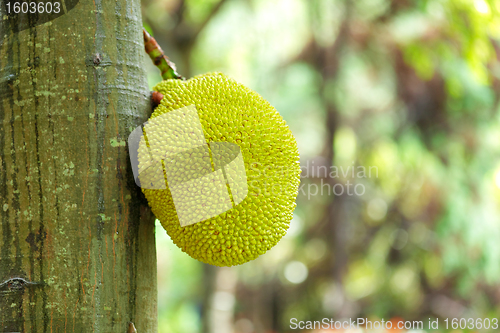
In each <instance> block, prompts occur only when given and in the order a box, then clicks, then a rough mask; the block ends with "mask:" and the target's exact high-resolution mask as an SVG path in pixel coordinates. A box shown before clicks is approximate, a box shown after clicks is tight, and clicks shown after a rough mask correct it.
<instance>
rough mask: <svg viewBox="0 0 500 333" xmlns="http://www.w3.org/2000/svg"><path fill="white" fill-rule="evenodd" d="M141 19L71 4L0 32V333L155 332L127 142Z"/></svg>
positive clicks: (145, 240) (139, 96)
mask: <svg viewBox="0 0 500 333" xmlns="http://www.w3.org/2000/svg"><path fill="white" fill-rule="evenodd" d="M2 6H3V4H2ZM2 9H3V8H2ZM140 13H141V9H140V1H139V0H129V1H125V0H116V1H104V0H94V1H80V3H79V4H77V5H76V6H75V8H74V9H72V10H71V11H70V12H68V13H67V14H65V15H62V16H60V17H59V18H57V19H55V20H52V21H50V22H48V23H44V24H42V25H38V26H36V25H35V24H33V25H32V26H31V27H30V28H29V29H26V30H23V31H19V32H14V31H15V27H14V26H13V25H10V24H7V25H4V28H3V30H2V31H0V39H1V40H2V43H1V45H0V96H1V100H0V332H53V333H55V332H106V333H108V332H123V333H125V332H127V331H128V327H129V322H133V323H134V324H135V327H136V328H137V330H138V332H140V333H145V332H148V333H149V332H156V325H157V324H156V322H157V318H156V316H157V311H156V297H157V291H156V252H155V238H154V223H153V222H154V217H153V215H152V214H151V212H150V210H149V208H148V207H147V203H146V202H145V201H144V198H143V197H142V194H141V193H140V190H139V189H138V188H137V186H136V185H135V183H134V180H133V178H132V172H131V169H130V162H129V160H128V153H127V149H128V148H127V145H126V142H127V137H128V135H129V133H130V132H131V130H132V129H133V128H135V127H136V126H138V125H139V124H141V123H142V122H144V121H146V120H147V116H148V113H149V112H150V109H151V105H150V99H149V91H148V87H147V84H146V75H145V71H144V70H143V61H144V60H145V53H144V46H143V36H142V21H141V14H140ZM14 23H15V22H14Z"/></svg>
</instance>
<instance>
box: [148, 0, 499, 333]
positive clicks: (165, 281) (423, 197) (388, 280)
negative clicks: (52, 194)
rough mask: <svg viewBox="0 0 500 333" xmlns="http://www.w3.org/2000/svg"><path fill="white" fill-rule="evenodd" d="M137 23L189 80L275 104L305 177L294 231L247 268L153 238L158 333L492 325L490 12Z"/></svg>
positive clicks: (260, 3) (269, 9)
mask: <svg viewBox="0 0 500 333" xmlns="http://www.w3.org/2000/svg"><path fill="white" fill-rule="evenodd" d="M143 20H144V22H145V27H146V28H147V29H148V30H149V31H151V32H152V34H153V36H154V37H155V38H156V39H157V41H158V42H159V44H160V45H161V46H162V48H163V49H164V51H165V52H166V54H167V55H168V56H169V57H170V58H171V60H173V61H174V62H175V63H176V64H177V67H178V69H179V72H180V73H181V74H182V75H184V76H185V77H191V76H193V75H196V74H201V73H205V72H212V71H221V72H224V73H225V74H227V75H229V76H231V77H233V78H234V79H236V80H237V81H239V82H241V83H243V84H245V85H247V86H248V87H250V88H252V89H253V90H255V91H257V92H259V93H260V94H261V95H262V96H263V97H264V98H266V99H267V100H269V101H270V102H271V104H273V105H274V106H275V107H276V108H277V110H278V111H279V112H280V113H281V115H282V116H283V117H284V118H285V120H286V121H287V123H288V125H289V126H290V128H291V130H292V132H293V133H294V135H295V137H296V139H297V143H298V146H299V152H300V156H301V165H302V167H303V174H302V176H303V177H302V183H301V186H302V187H301V191H300V192H299V197H298V199H297V204H298V205H297V208H296V210H295V213H294V218H293V220H292V222H291V225H290V229H289V231H288V234H287V235H286V237H285V238H284V239H282V240H281V241H280V242H279V243H278V245H276V246H275V247H274V248H273V249H272V250H270V251H269V252H268V253H266V254H265V255H262V256H261V257H259V258H258V259H256V260H254V261H252V262H249V263H247V264H244V265H241V266H238V267H232V268H216V267H212V266H209V265H205V264H202V263H200V262H198V261H196V260H194V259H191V258H190V257H189V256H187V255H186V254H184V253H183V252H182V251H181V250H179V249H178V248H177V247H176V246H175V245H173V243H172V242H171V240H170V239H169V237H168V236H167V235H166V233H165V231H164V230H163V228H162V227H161V226H160V225H159V224H158V227H157V230H156V233H157V247H158V287H159V308H158V314H159V331H160V332H162V333H163V332H173V333H176V332H179V333H196V332H207V333H253V332H258V333H260V332H266V333H270V332H293V331H294V332H297V331H300V330H292V329H291V328H290V319H291V318H297V320H311V321H314V320H322V319H323V318H333V319H335V320H340V319H342V318H369V319H372V320H380V319H382V318H384V319H385V320H393V321H397V320H399V318H401V319H403V320H422V321H424V322H425V325H427V322H428V320H429V318H430V319H431V320H434V319H436V318H439V319H440V328H439V330H434V331H433V332H446V331H452V329H451V327H450V328H449V329H448V330H446V329H445V327H444V322H443V320H444V319H446V318H450V320H451V319H452V318H474V319H476V318H480V319H481V318H494V317H496V318H500V241H499V240H500V218H499V217H500V210H499V206H500V205H499V204H500V107H499V105H500V1H495V0H427V1H425V0H420V1H419V0H392V1H388V0H356V1H352V0H210V1H208V0H186V1H183V0H143ZM144 63H145V64H147V66H148V73H149V76H148V80H149V84H150V86H151V87H152V86H153V85H155V84H156V83H157V82H159V81H160V80H161V77H160V74H159V71H158V70H157V69H156V68H155V67H154V66H153V65H152V64H151V61H150V60H149V59H146V56H145V59H144ZM353 171H354V172H353ZM499 325H500V323H499ZM303 331H304V332H306V331H307V332H326V331H321V330H318V329H316V330H303ZM425 331H426V332H430V330H427V329H425ZM469 331H470V332H473V331H475V330H467V329H464V330H460V329H458V330H455V332H469ZM483 331H484V330H483ZM486 331H487V330H486ZM489 331H498V330H489ZM358 332H361V330H360V331H358ZM414 332H417V331H415V330H414ZM420 332H421V331H420Z"/></svg>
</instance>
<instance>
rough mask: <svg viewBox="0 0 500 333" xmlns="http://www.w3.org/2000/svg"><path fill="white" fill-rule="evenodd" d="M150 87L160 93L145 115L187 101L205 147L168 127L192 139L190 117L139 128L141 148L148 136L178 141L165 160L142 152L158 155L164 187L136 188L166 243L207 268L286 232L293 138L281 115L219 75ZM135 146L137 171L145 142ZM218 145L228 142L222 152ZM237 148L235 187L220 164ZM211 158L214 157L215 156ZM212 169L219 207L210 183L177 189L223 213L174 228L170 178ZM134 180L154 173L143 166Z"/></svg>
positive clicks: (294, 184)
mask: <svg viewBox="0 0 500 333" xmlns="http://www.w3.org/2000/svg"><path fill="white" fill-rule="evenodd" d="M153 90H155V91H158V92H160V93H161V94H163V95H164V98H163V99H162V101H161V103H160V104H159V105H158V106H157V107H156V109H155V110H154V112H153V114H152V115H151V118H150V121H151V122H152V123H153V122H154V121H155V118H157V117H159V116H165V115H173V114H174V112H177V111H176V110H187V109H186V108H188V107H195V108H196V112H197V116H196V115H195V117H199V123H200V124H201V127H200V128H201V129H200V133H201V131H202V132H203V133H202V137H203V138H204V140H205V141H206V143H207V145H206V146H202V145H201V144H200V146H199V147H195V148H189V147H193V146H192V145H191V146H190V144H188V143H186V142H185V141H186V139H185V138H184V137H182V135H180V136H178V137H177V135H178V134H177V131H176V129H179V131H181V132H182V131H183V130H184V131H186V133H187V134H186V135H187V136H190V135H191V136H190V137H196V133H194V132H196V130H193V129H188V128H186V126H187V125H186V122H191V120H192V119H191V120H186V119H182V118H179V117H177V118H176V117H171V118H169V120H168V121H169V123H168V124H166V123H164V122H163V123H162V122H161V121H159V118H158V119H156V120H158V121H157V122H156V126H153V125H152V126H150V128H149V129H148V130H147V131H145V139H144V140H145V141H146V145H147V146H148V147H149V148H151V147H152V144H153V143H152V142H153V140H156V144H158V142H159V141H162V140H163V141H165V140H166V139H165V138H166V137H167V136H168V137H169V138H170V139H169V140H170V142H172V140H174V141H175V140H178V141H180V142H174V143H173V145H174V146H175V147H173V148H172V147H170V148H171V149H173V150H172V151H174V152H177V153H178V154H177V155H175V161H174V160H173V159H171V160H168V157H165V155H164V151H162V149H150V152H149V154H152V155H156V157H155V158H153V159H156V160H161V161H162V162H161V163H162V164H161V167H162V168H163V172H162V173H161V174H160V177H162V176H163V177H164V178H163V179H161V181H163V182H165V184H168V186H164V187H161V188H159V187H156V188H144V187H143V188H142V191H143V192H144V194H145V196H146V199H147V200H148V203H149V205H150V206H151V209H152V211H153V213H154V214H155V216H156V217H157V219H158V220H159V221H160V222H161V224H162V226H163V227H164V228H165V229H166V231H167V233H168V235H169V236H170V238H171V239H172V241H173V242H174V243H175V244H176V245H177V246H178V247H179V248H180V249H181V250H182V251H184V252H186V253H187V254H188V255H190V256H191V257H192V258H195V259H197V260H199V261H202V262H204V263H207V264H211V265H215V266H233V265H239V264H243V263H245V262H248V261H250V260H253V259H255V258H257V257H258V256H259V255H261V254H263V253H265V252H266V251H267V250H269V249H271V248H272V247H273V246H274V245H276V244H277V243H278V241H279V240H280V239H281V238H282V237H283V236H284V235H285V234H286V231H287V229H288V227H289V224H290V221H291V219H292V213H293V211H294V209H295V206H296V203H295V200H296V197H297V193H298V186H299V182H300V166H299V154H298V149H297V143H296V141H295V139H294V137H293V135H292V133H291V131H290V129H289V128H288V126H287V125H286V123H285V121H284V119H283V118H282V117H281V115H280V114H279V113H278V112H277V111H276V109H275V108H274V107H273V106H271V105H270V104H269V103H268V102H267V101H266V100H265V99H264V98H263V97H261V96H260V95H259V94H257V93H256V92H254V91H252V90H251V89H249V88H247V87H245V86H244V85H242V84H239V83H237V82H236V81H234V80H233V79H231V78H229V77H227V76H225V75H224V74H221V73H208V74H203V75H199V76H195V77H193V78H191V79H189V80H187V81H182V80H174V79H169V80H165V81H162V82H160V83H159V84H157V85H156V86H155V87H154V88H153ZM183 108H184V109H183ZM181 115H188V113H187V112H184V113H181ZM186 117H187V116H186ZM200 135H201V134H200ZM157 138H159V139H158V140H157ZM172 138H173V139H172ZM179 138H180V139H179ZM163 141H162V142H163ZM221 144H222V145H221ZM142 147H143V148H142V149H141V148H139V155H138V159H139V169H141V163H142V169H144V165H147V162H148V159H149V158H150V157H147V154H146V150H145V149H146V148H144V147H146V146H145V145H143V146H142ZM160 147H161V146H160ZM186 147H187V148H186ZM207 147H208V148H207ZM218 147H219V148H220V147H223V148H224V149H226V148H228V150H229V151H223V150H220V149H219V148H218ZM188 148H189V149H188ZM234 148H236V149H234ZM207 149H208V151H209V152H208V153H207ZM217 149H219V150H220V151H218V150H217ZM238 153H241V155H239V156H240V157H241V158H242V161H240V162H241V165H242V166H243V165H244V170H243V172H244V174H245V177H246V181H245V183H244V184H243V185H244V186H243V187H242V186H239V187H238V186H237V185H238V184H237V182H235V181H234V179H233V182H232V183H231V172H230V171H228V170H229V169H228V168H224V165H228V164H229V163H231V161H236V159H237V158H238ZM200 156H201V157H200ZM207 156H208V157H207ZM215 156H219V157H220V160H219V159H216V158H215ZM207 158H208V162H207V163H208V166H209V167H208V168H209V169H210V170H208V169H207V168H206V166H205V167H202V166H200V165H201V164H203V163H201V164H200V163H198V162H199V161H201V160H203V159H205V162H206V161H207ZM168 163H170V165H171V166H170V169H169V167H167V164H168ZM233 164H234V163H233ZM234 165H236V164H234ZM203 168H204V169H203ZM235 168H236V167H235ZM217 169H219V170H222V171H223V172H222V173H220V172H219V173H218V175H219V176H220V175H222V174H223V175H224V177H225V180H226V183H225V184H227V186H226V185H224V186H222V187H221V188H220V189H218V190H217V191H219V190H220V191H221V192H220V193H223V192H224V191H227V192H229V197H230V202H229V206H228V207H223V206H224V204H223V203H221V202H219V201H222V199H220V198H217V197H215V198H211V197H210V196H209V195H208V194H207V193H211V192H210V191H212V192H213V191H214V189H207V191H208V192H205V190H204V189H206V188H203V190H200V189H202V188H196V187H192V188H191V189H189V188H188V189H186V188H184V190H183V191H184V192H182V193H185V196H184V197H185V199H186V200H190V202H194V203H196V204H198V205H200V207H201V206H202V205H208V204H207V202H211V203H210V204H213V205H214V207H216V208H217V209H220V210H221V211H223V212H222V213H220V214H218V215H216V216H213V217H210V218H208V219H205V220H202V221H201V222H197V223H194V224H190V225H186V226H182V225H181V222H180V214H179V205H176V204H175V203H177V201H176V202H175V203H174V201H175V200H174V198H173V192H172V191H173V190H172V186H170V185H172V184H171V183H172V182H173V181H174V180H173V179H174V178H175V181H176V182H179V183H180V181H181V180H182V181H186V182H188V181H189V180H190V179H193V177H194V176H193V175H195V174H198V175H204V176H206V177H209V176H211V175H212V174H213V175H215V171H216V170H217ZM200 170H202V171H200ZM234 170H237V168H236V169H234ZM240 171H241V170H240ZM233 175H234V172H233ZM214 177H215V176H214ZM140 178H141V183H147V182H151V181H153V180H152V178H154V176H152V175H151V174H148V173H147V172H144V173H142V174H141V175H140ZM233 178H234V177H233ZM243 179H245V178H243ZM155 181H157V180H155ZM214 184H215V183H214ZM235 184H236V185H235ZM229 185H231V186H229ZM233 185H234V186H233ZM240 185H241V183H240ZM188 197H189V198H188ZM210 200H212V201H210ZM214 200H215V201H214ZM178 201H179V200H178ZM226 206H227V202H226ZM176 208H177V209H176ZM205 208H207V207H204V209H205ZM189 212H191V213H192V214H193V216H194V215H196V208H193V209H188V213H189ZM193 218H195V217H193Z"/></svg>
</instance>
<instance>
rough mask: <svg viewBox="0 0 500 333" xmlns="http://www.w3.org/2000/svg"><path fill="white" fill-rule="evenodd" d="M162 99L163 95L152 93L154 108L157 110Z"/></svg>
mask: <svg viewBox="0 0 500 333" xmlns="http://www.w3.org/2000/svg"><path fill="white" fill-rule="evenodd" d="M162 99H163V94H162V93H159V92H157V91H153V92H151V101H152V102H153V108H156V107H157V106H158V105H160V103H161V100H162Z"/></svg>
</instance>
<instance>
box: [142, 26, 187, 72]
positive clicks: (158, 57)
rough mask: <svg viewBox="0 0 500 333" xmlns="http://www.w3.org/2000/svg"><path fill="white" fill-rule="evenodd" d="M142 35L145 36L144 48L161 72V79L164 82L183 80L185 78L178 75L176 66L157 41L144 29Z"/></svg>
mask: <svg viewBox="0 0 500 333" xmlns="http://www.w3.org/2000/svg"><path fill="white" fill-rule="evenodd" d="M142 33H143V35H144V48H145V49H146V53H147V54H149V57H150V58H151V60H153V63H154V64H155V66H156V67H158V68H159V69H160V71H161V77H162V78H163V79H164V80H168V79H181V80H184V78H183V77H182V76H181V75H180V74H179V73H177V69H176V68H175V64H174V63H173V62H172V61H170V59H168V57H167V56H166V55H165V53H163V50H162V49H161V47H160V45H158V43H157V42H156V40H155V39H154V38H153V37H151V35H150V34H149V33H148V32H147V31H146V30H145V29H144V28H143V29H142Z"/></svg>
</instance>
